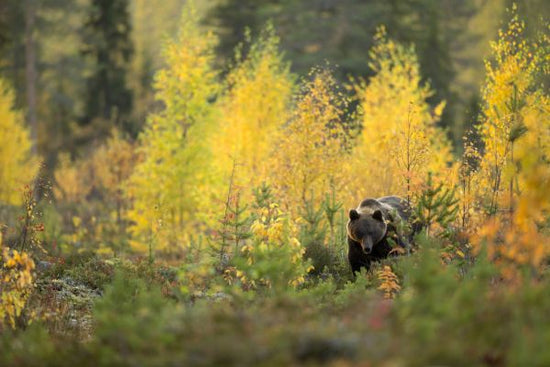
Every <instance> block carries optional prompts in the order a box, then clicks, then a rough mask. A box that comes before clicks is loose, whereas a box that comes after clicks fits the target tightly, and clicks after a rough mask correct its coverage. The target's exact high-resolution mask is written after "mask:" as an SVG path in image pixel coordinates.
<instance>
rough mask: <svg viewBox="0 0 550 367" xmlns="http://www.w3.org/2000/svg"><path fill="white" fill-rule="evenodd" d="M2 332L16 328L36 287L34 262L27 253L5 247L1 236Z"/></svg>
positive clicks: (0, 310)
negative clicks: (5, 327)
mask: <svg viewBox="0 0 550 367" xmlns="http://www.w3.org/2000/svg"><path fill="white" fill-rule="evenodd" d="M0 249H1V250H2V254H1V258H0V330H2V327H3V326H4V324H5V325H7V326H9V327H12V328H15V323H16V320H17V318H18V317H19V316H20V315H21V312H22V311H23V309H24V308H25V305H26V304H27V301H28V298H29V296H30V294H31V291H32V289H33V286H34V283H33V282H34V280H33V274H32V272H33V270H34V261H33V260H32V259H31V258H30V256H29V255H28V254H27V253H26V252H19V251H17V250H11V251H10V249H9V248H8V247H5V246H3V244H2V236H1V234H0Z"/></svg>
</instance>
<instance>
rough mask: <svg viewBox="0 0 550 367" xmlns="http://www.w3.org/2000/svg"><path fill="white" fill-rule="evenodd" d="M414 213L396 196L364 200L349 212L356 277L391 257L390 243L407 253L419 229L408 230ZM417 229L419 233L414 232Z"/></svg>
mask: <svg viewBox="0 0 550 367" xmlns="http://www.w3.org/2000/svg"><path fill="white" fill-rule="evenodd" d="M411 216H412V210H411V207H410V205H409V203H408V201H407V200H405V199H402V198H400V197H397V196H384V197H382V198H379V199H365V200H363V201H362V202H361V204H359V206H358V207H357V209H351V210H350V211H349V221H348V224H347V232H348V245H349V250H348V260H349V263H350V266H351V270H352V271H353V274H354V275H356V273H357V272H359V271H360V270H361V268H362V267H364V268H366V269H367V271H368V270H369V269H370V264H371V262H372V261H378V260H380V259H385V258H386V257H388V255H389V254H390V252H392V250H393V247H392V244H391V242H393V243H395V244H397V245H399V246H400V247H402V248H404V249H405V250H407V249H408V248H409V242H410V241H411V239H412V236H413V235H414V233H415V232H416V230H418V227H417V226H413V228H408V222H409V221H410V220H411V219H412V218H411ZM414 229H416V230H414Z"/></svg>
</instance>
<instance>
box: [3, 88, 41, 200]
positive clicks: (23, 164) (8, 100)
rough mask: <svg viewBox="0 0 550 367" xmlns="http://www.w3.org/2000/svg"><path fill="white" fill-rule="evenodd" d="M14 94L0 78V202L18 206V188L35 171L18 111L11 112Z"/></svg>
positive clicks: (36, 168) (19, 197) (21, 117)
mask: <svg viewBox="0 0 550 367" xmlns="http://www.w3.org/2000/svg"><path fill="white" fill-rule="evenodd" d="M13 103H14V95H13V92H12V90H11V89H10V88H9V87H8V85H7V83H6V82H5V81H4V80H3V79H2V78H0V183H1V184H0V202H4V203H7V204H13V205H18V204H20V203H21V190H20V189H21V187H23V186H24V185H26V184H30V182H31V181H32V179H33V178H34V177H35V176H36V173H37V172H38V162H37V161H36V160H35V159H33V158H32V157H31V144H32V142H31V140H30V138H29V132H28V131H27V129H26V128H25V125H24V119H23V115H22V113H21V112H19V111H16V110H14V109H13Z"/></svg>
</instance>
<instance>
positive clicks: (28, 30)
mask: <svg viewBox="0 0 550 367" xmlns="http://www.w3.org/2000/svg"><path fill="white" fill-rule="evenodd" d="M35 18H36V8H35V0H25V82H26V87H27V124H28V126H29V127H30V131H31V141H32V153H33V155H36V153H37V145H38V119H37V116H36V105H37V102H36V47H35V43H34V35H33V32H34V25H35Z"/></svg>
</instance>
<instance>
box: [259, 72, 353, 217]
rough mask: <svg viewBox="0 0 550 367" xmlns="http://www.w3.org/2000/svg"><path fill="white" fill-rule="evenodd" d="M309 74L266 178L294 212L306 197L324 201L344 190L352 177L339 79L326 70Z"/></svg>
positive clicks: (281, 135) (284, 129)
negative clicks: (337, 85) (349, 168)
mask: <svg viewBox="0 0 550 367" xmlns="http://www.w3.org/2000/svg"><path fill="white" fill-rule="evenodd" d="M311 76H312V80H311V81H309V82H306V83H305V84H304V85H303V86H302V91H301V93H300V95H299V97H298V100H297V102H296V107H295V108H294V111H293V113H292V116H291V119H290V122H289V123H288V124H287V125H286V126H285V127H284V128H283V130H282V131H281V133H280V138H279V141H278V142H277V144H275V150H274V151H273V154H272V155H271V162H270V170H269V171H270V175H271V177H270V178H268V181H269V182H272V183H273V186H274V187H275V189H276V191H277V192H278V194H279V197H280V198H281V199H280V200H282V204H284V205H285V207H287V208H289V210H291V211H292V212H293V213H296V212H298V211H299V210H300V209H303V208H305V206H306V203H307V202H308V200H312V201H313V202H315V203H320V202H322V200H323V199H324V198H325V195H326V194H327V193H330V192H336V193H338V194H340V192H341V191H342V188H343V187H345V185H346V183H347V181H348V180H349V175H348V174H347V172H346V170H345V163H346V160H347V157H346V146H347V145H348V143H347V137H346V132H345V130H344V128H343V126H342V122H341V120H342V118H343V115H344V112H345V108H346V107H347V100H346V99H345V98H344V97H343V96H342V95H341V94H340V93H338V92H336V82H335V80H334V78H333V76H332V75H331V74H330V73H329V72H328V71H327V70H314V71H313V72H312V75H311ZM338 199H339V198H338Z"/></svg>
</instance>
